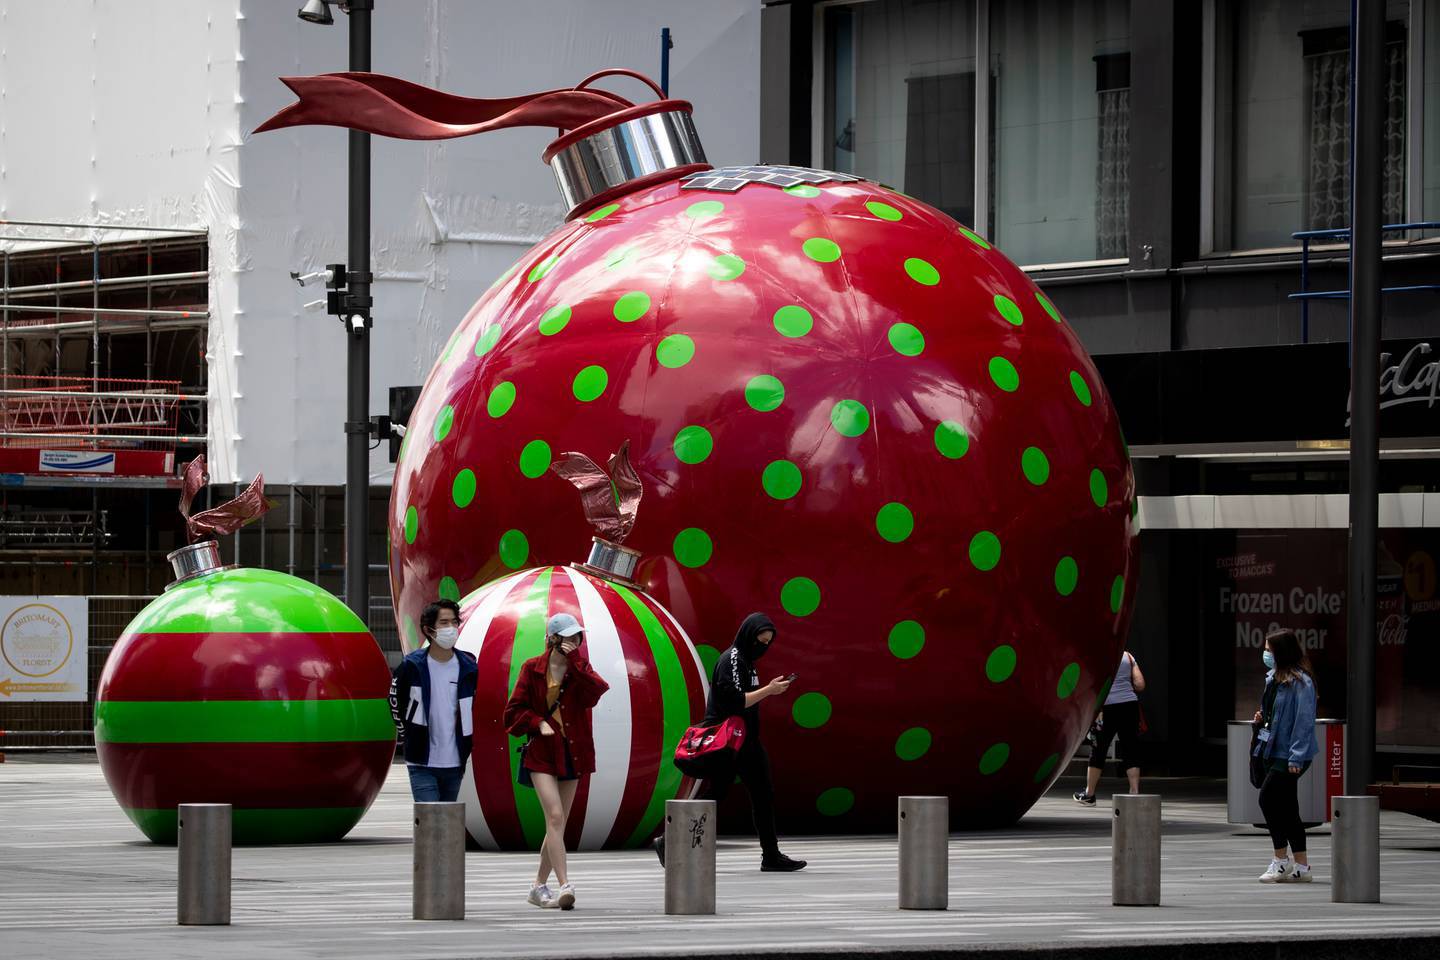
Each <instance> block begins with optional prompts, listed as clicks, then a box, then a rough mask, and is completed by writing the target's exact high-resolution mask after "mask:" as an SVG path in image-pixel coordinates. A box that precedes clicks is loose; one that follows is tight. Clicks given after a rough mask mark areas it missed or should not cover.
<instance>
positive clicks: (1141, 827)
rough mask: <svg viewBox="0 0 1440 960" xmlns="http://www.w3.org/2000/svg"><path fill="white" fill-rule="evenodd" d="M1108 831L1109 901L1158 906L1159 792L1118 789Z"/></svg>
mask: <svg viewBox="0 0 1440 960" xmlns="http://www.w3.org/2000/svg"><path fill="white" fill-rule="evenodd" d="M1113 802H1114V804H1115V818H1114V820H1113V821H1112V825H1111V832H1110V857H1111V865H1110V902H1111V903H1113V904H1114V905H1115V906H1117V907H1158V906H1160V795H1159V794H1155V793H1117V794H1116V795H1115V797H1114V801H1113Z"/></svg>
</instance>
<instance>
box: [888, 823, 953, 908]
mask: <svg viewBox="0 0 1440 960" xmlns="http://www.w3.org/2000/svg"><path fill="white" fill-rule="evenodd" d="M949 906H950V798H949V797H901V798H900V909H901V910H945V909H948V908H949Z"/></svg>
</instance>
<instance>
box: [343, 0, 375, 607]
mask: <svg viewBox="0 0 1440 960" xmlns="http://www.w3.org/2000/svg"><path fill="white" fill-rule="evenodd" d="M347 8H348V11H347V12H348V13H349V15H350V18H349V19H350V69H351V70H352V71H363V72H366V73H368V72H369V71H370V14H371V11H372V10H373V9H374V0H350V2H349V3H348V4H347ZM349 147H350V176H349V190H350V218H349V234H350V255H349V263H348V264H347V266H348V268H349V275H348V276H347V277H346V280H347V292H348V297H347V308H348V309H347V315H346V316H344V317H343V320H344V321H345V336H346V340H347V346H348V349H347V351H346V371H345V382H346V390H347V394H348V396H347V401H346V413H345V603H346V604H347V605H348V606H349V607H350V609H351V610H352V611H353V612H354V613H355V615H356V616H357V617H359V618H360V619H361V620H362V621H364V622H365V623H367V624H368V623H369V622H370V557H369V550H368V547H369V540H370V306H371V297H370V281H371V279H372V278H371V275H370V134H368V133H360V132H358V131H355V130H351V131H350V144H349Z"/></svg>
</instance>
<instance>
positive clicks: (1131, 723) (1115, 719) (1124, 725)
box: [1090, 700, 1140, 770]
mask: <svg viewBox="0 0 1440 960" xmlns="http://www.w3.org/2000/svg"><path fill="white" fill-rule="evenodd" d="M1117 734H1118V735H1119V737H1120V748H1119V749H1118V750H1116V751H1115V753H1116V756H1118V757H1119V758H1120V767H1121V769H1124V770H1129V769H1131V768H1133V767H1138V766H1140V742H1139V741H1140V701H1139V700H1126V701H1125V702H1123V703H1107V704H1106V705H1105V709H1104V719H1103V721H1102V722H1101V724H1100V735H1099V736H1098V737H1096V738H1095V746H1093V747H1091V748H1090V766H1092V767H1094V768H1095V769H1097V770H1104V769H1105V754H1107V753H1109V752H1110V741H1111V740H1114V739H1115V737H1116V735H1117Z"/></svg>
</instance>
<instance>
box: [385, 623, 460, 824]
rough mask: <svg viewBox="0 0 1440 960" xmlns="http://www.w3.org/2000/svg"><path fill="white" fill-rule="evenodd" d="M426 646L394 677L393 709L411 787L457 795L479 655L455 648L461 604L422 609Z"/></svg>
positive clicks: (428, 796)
mask: <svg viewBox="0 0 1440 960" xmlns="http://www.w3.org/2000/svg"><path fill="white" fill-rule="evenodd" d="M420 632H421V634H423V635H424V637H425V640H426V641H427V642H426V644H425V646H423V647H421V648H420V649H419V650H416V651H415V652H413V653H411V654H409V655H408V656H407V657H405V659H404V660H401V661H400V665H399V666H397V667H396V668H395V675H394V677H392V678H391V680H390V715H391V716H392V717H393V718H394V719H395V728H396V730H397V731H399V734H398V735H399V739H400V746H401V748H402V750H403V751H404V754H405V766H406V769H407V770H408V771H409V773H410V792H411V794H413V795H414V797H415V799H416V800H417V801H434V800H454V799H456V798H457V797H458V796H459V795H460V778H461V777H462V776H464V774H465V764H466V762H467V761H469V759H470V736H471V729H472V723H473V710H472V708H473V704H474V700H475V681H476V679H477V678H478V676H479V670H477V669H476V666H475V657H474V656H472V655H471V654H468V653H466V652H465V651H463V650H456V649H455V641H457V640H458V639H460V605H459V604H457V603H455V601H453V600H437V601H435V602H434V603H432V604H430V605H429V606H428V607H426V608H425V612H424V613H422V614H420Z"/></svg>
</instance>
